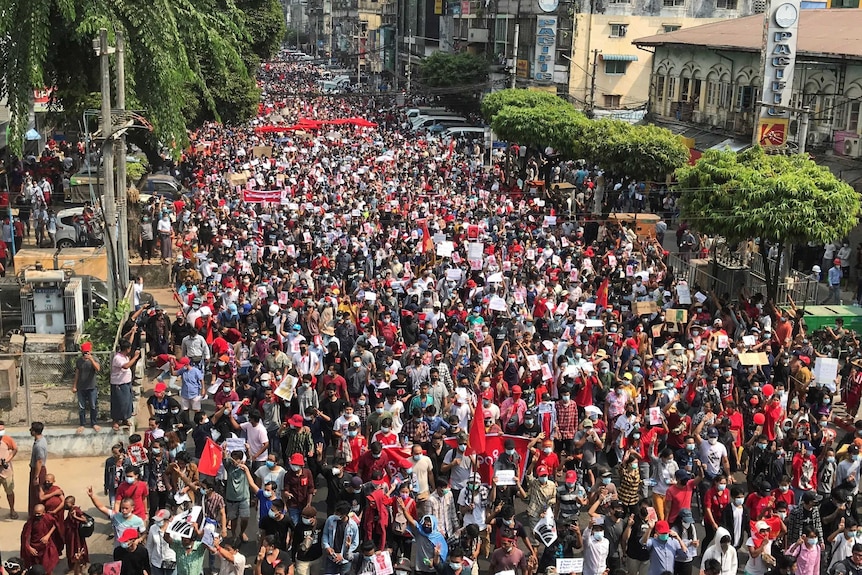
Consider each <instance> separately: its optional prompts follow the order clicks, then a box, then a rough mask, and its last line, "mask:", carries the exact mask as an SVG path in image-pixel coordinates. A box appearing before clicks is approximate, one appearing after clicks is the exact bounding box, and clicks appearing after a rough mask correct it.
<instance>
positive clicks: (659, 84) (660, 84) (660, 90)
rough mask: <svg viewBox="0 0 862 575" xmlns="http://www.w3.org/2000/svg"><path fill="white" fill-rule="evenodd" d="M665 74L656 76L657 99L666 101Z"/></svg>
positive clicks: (657, 100)
mask: <svg viewBox="0 0 862 575" xmlns="http://www.w3.org/2000/svg"><path fill="white" fill-rule="evenodd" d="M664 80H665V77H664V76H658V77H656V81H655V101H656V102H664Z"/></svg>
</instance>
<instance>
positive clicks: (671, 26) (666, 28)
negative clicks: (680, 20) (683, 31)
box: [662, 24, 682, 34]
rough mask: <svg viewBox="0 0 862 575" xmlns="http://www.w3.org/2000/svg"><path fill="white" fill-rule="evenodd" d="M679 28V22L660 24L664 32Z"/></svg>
mask: <svg viewBox="0 0 862 575" xmlns="http://www.w3.org/2000/svg"><path fill="white" fill-rule="evenodd" d="M680 28H682V26H680V25H679V24H664V25H663V26H662V30H664V33H665V34H667V33H669V32H676V31H677V30H679V29H680Z"/></svg>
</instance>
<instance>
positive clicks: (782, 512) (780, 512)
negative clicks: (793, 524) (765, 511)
mask: <svg viewBox="0 0 862 575" xmlns="http://www.w3.org/2000/svg"><path fill="white" fill-rule="evenodd" d="M776 515H778V517H779V518H781V519H785V518H786V517H787V512H786V511H779V512H778V513H776Z"/></svg>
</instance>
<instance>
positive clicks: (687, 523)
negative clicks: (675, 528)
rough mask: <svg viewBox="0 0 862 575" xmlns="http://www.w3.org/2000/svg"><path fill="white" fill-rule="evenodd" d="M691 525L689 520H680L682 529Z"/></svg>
mask: <svg viewBox="0 0 862 575" xmlns="http://www.w3.org/2000/svg"><path fill="white" fill-rule="evenodd" d="M691 525H692V523H691V521H683V522H682V527H683V529H688V528H689V527H691Z"/></svg>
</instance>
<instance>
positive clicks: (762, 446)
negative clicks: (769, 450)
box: [757, 443, 766, 449]
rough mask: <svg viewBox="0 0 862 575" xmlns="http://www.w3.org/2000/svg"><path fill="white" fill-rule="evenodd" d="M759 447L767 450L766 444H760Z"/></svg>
mask: <svg viewBox="0 0 862 575" xmlns="http://www.w3.org/2000/svg"><path fill="white" fill-rule="evenodd" d="M757 447H759V448H760V449H766V444H765V443H758V444H757Z"/></svg>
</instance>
